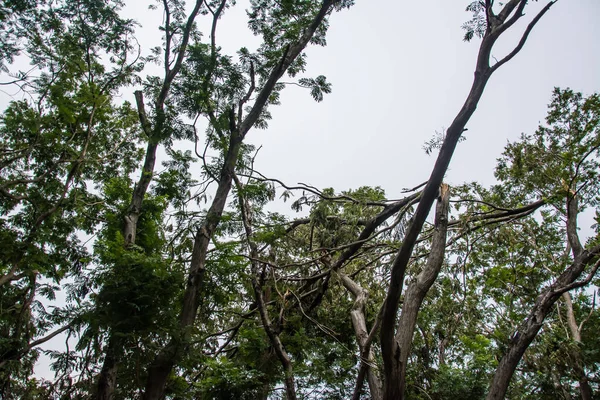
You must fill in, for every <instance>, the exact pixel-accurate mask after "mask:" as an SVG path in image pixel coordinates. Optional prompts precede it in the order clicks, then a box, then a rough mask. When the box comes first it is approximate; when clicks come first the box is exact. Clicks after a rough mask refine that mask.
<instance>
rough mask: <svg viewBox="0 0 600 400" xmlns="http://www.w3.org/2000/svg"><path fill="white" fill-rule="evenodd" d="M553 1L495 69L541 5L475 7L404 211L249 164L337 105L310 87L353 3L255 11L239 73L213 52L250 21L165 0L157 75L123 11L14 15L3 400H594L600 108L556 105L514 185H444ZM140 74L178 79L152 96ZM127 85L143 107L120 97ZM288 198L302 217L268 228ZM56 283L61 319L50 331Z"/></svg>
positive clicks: (365, 190) (514, 146) (559, 97)
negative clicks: (283, 134)
mask: <svg viewBox="0 0 600 400" xmlns="http://www.w3.org/2000/svg"><path fill="white" fill-rule="evenodd" d="M554 3H555V2H554V1H550V2H548V3H546V4H545V5H543V6H542V8H541V11H540V12H539V13H538V14H537V15H535V16H534V17H533V18H532V19H531V20H530V21H529V25H528V26H527V27H526V28H525V31H524V33H522V36H521V37H520V40H519V42H518V43H517V44H516V46H515V47H514V49H513V50H512V51H510V52H509V53H508V55H507V56H505V57H504V58H501V59H500V60H499V61H498V60H495V59H494V58H493V57H492V56H491V54H492V50H493V48H494V46H495V44H496V42H497V41H498V40H499V39H500V38H501V37H503V36H504V35H505V33H506V32H510V31H512V30H514V29H515V28H514V27H515V26H516V23H517V22H518V21H520V20H522V19H524V17H523V16H524V10H525V8H526V7H527V2H526V1H525V0H510V1H508V2H506V3H504V4H494V3H493V2H474V3H472V4H471V5H469V7H468V8H467V10H468V11H469V12H470V13H472V15H473V17H472V19H471V20H470V21H468V22H467V23H466V24H465V25H464V28H465V29H466V34H465V39H466V40H473V39H474V38H475V37H479V38H481V45H480V48H479V53H478V58H477V62H476V67H475V77H474V81H473V85H472V88H471V91H470V93H469V96H468V98H467V100H466V101H465V103H464V105H463V107H462V108H461V110H460V111H459V113H458V114H457V116H456V118H455V120H454V121H453V123H452V124H451V125H450V127H449V128H448V130H447V131H446V132H445V134H444V135H441V136H440V137H439V138H438V139H435V140H433V141H431V142H430V143H429V147H428V151H429V152H433V151H434V150H436V149H438V148H439V154H438V158H437V162H436V165H435V167H434V169H433V171H432V174H431V176H430V178H429V180H428V181H427V182H425V183H423V184H421V185H418V186H416V187H414V188H411V189H406V190H404V191H403V193H402V196H401V198H400V199H389V198H387V197H386V194H385V192H384V191H383V190H382V189H381V188H377V187H360V188H358V189H354V190H347V191H342V192H338V191H336V190H334V189H332V188H328V189H323V190H320V189H317V188H315V187H312V186H310V185H306V184H298V185H296V186H291V185H288V184H286V183H284V182H281V181H279V180H278V179H276V178H271V177H268V176H266V175H263V174H262V173H261V172H259V171H257V169H256V168H255V159H256V157H258V150H259V149H256V148H255V147H254V146H252V145H250V144H248V142H247V138H248V137H249V136H248V135H249V134H251V133H250V132H251V130H252V129H253V128H261V129H264V128H266V127H267V123H268V121H269V119H270V118H271V114H270V110H271V108H272V107H273V106H276V105H278V104H279V102H280V94H281V92H282V90H283V89H284V88H285V87H286V85H289V84H292V83H294V84H296V85H298V86H300V87H303V88H305V89H309V91H310V95H311V96H312V97H313V98H314V99H315V100H316V101H321V100H322V99H323V94H326V93H329V92H330V91H331V86H330V84H329V83H328V82H327V80H326V79H325V77H323V76H318V77H315V78H309V77H304V76H302V77H300V76H301V75H299V74H301V73H302V72H304V69H305V66H306V62H307V60H306V55H305V49H306V47H307V46H309V45H310V44H317V45H325V35H326V32H327V28H328V24H329V19H330V18H332V16H333V13H334V12H335V11H339V10H341V9H343V8H347V7H349V6H351V5H352V2H351V1H333V0H331V1H330V0H323V1H295V0H293V1H292V0H290V1H288V0H286V1H271V0H254V1H251V2H250V6H249V9H248V12H247V17H248V24H249V27H250V29H251V30H252V31H253V32H254V33H255V35H256V36H258V37H259V38H260V40H261V44H260V45H259V46H258V48H257V49H256V50H254V51H251V50H249V49H247V48H241V49H240V50H239V51H238V53H237V55H236V56H235V57H233V56H230V55H228V54H225V52H224V51H223V50H222V49H221V48H220V47H219V41H218V40H217V33H218V32H220V24H219V22H220V21H222V19H223V18H226V17H227V12H228V10H229V8H230V7H232V6H234V4H235V3H234V2H233V1H231V2H230V1H227V0H213V1H204V0H198V1H195V2H193V3H192V4H190V5H189V6H187V7H186V5H185V4H184V3H183V2H182V1H179V0H165V1H162V2H159V4H158V5H156V6H152V8H155V9H160V11H159V12H162V15H163V22H162V26H161V28H160V29H161V31H162V32H163V42H162V45H161V46H159V47H157V48H155V49H153V50H152V54H151V55H150V56H147V57H145V58H144V57H140V56H139V54H141V53H142V50H141V49H137V48H136V46H134V45H133V44H134V43H136V42H135V40H134V39H133V36H132V35H133V33H134V31H133V28H134V24H133V22H132V21H128V20H124V19H122V18H120V17H119V14H118V13H119V7H120V6H122V4H121V3H120V2H117V1H95V0H89V1H88V0H86V1H80V2H64V3H61V2H59V3H45V2H39V3H31V4H29V3H28V4H26V5H24V6H23V7H21V6H20V5H19V6H18V7H17V5H13V3H7V4H6V5H5V6H4V8H3V9H2V13H3V14H1V15H8V13H7V12H5V9H6V10H9V9H13V10H14V12H13V14H11V15H10V18H3V19H1V23H3V24H5V25H4V26H7V27H9V28H7V29H10V31H9V33H10V34H9V35H7V36H6V39H5V41H4V42H2V43H0V44H1V45H2V46H0V47H2V49H1V50H2V52H3V53H2V55H1V57H2V60H3V62H4V63H5V64H6V65H7V66H10V65H11V62H12V58H11V57H14V56H16V55H17V54H19V52H20V53H21V54H22V55H25V56H27V57H29V58H30V59H31V60H32V62H33V64H34V65H35V66H36V67H37V68H38V69H39V70H40V71H41V75H40V77H39V78H34V77H33V76H32V75H30V74H21V75H18V76H17V78H16V80H17V81H18V82H13V84H19V85H21V87H22V88H23V90H27V91H28V93H30V95H31V99H32V100H31V101H29V100H28V101H21V102H13V103H12V104H11V105H10V106H9V108H7V110H6V111H5V113H4V115H3V119H2V125H1V126H0V132H2V141H3V142H2V145H1V146H2V148H1V149H0V150H1V151H2V154H3V156H2V157H3V158H2V160H0V161H1V162H2V163H3V164H2V165H3V166H2V172H1V173H0V178H1V179H2V181H0V184H1V186H0V187H1V188H2V191H1V192H0V195H1V198H0V199H1V201H2V202H1V203H0V205H1V207H2V208H1V210H2V218H3V219H2V231H1V233H2V238H3V239H2V240H3V242H5V243H6V246H3V250H2V251H3V252H5V253H3V254H4V255H5V257H3V263H4V264H0V267H1V269H0V272H1V273H2V276H0V287H1V288H2V299H1V302H2V309H1V310H2V311H1V312H0V329H2V330H3V332H4V333H5V335H4V337H5V338H7V339H3V340H2V341H0V357H2V358H0V368H1V371H0V378H1V379H2V384H3V385H4V386H3V388H4V389H3V390H4V392H2V393H3V396H8V395H9V393H12V394H13V396H20V397H23V398H28V397H29V398H47V397H51V396H59V397H65V398H66V397H69V398H71V397H75V398H79V397H82V398H83V397H85V398H87V397H95V398H101V399H113V398H145V399H160V398H177V399H186V398H190V399H191V398H252V399H254V398H263V399H266V398H283V397H284V398H289V399H295V398H311V396H312V397H314V398H332V399H336V398H339V399H341V398H350V397H352V398H354V399H360V398H374V399H381V398H394V399H396V398H411V399H412V398H415V399H421V398H423V399H425V398H435V399H447V398H469V399H482V398H484V397H486V396H487V398H490V399H491V398H503V397H505V396H507V395H508V396H509V397H511V398H532V397H534V398H549V397H550V398H556V397H559V396H562V397H564V398H569V397H573V396H576V395H577V393H576V392H575V388H577V389H578V391H579V394H580V396H581V397H582V398H591V397H592V396H593V392H594V391H595V390H597V386H598V377H597V371H598V354H597V351H595V348H596V347H597V346H595V345H596V339H595V338H594V337H593V334H592V333H591V332H593V331H594V328H595V327H597V321H598V318H597V311H596V310H595V297H593V296H592V295H591V294H590V292H588V291H585V290H582V289H583V288H585V287H586V285H588V284H592V283H594V279H595V273H596V271H597V268H598V265H599V264H598V254H599V253H600V249H599V248H598V238H597V234H598V232H596V237H594V238H592V239H590V240H589V241H588V242H587V243H585V244H584V243H583V240H582V239H580V238H579V234H578V225H577V217H578V215H580V214H581V213H582V212H583V211H584V210H585V209H586V208H594V209H597V206H598V201H600V199H598V198H597V193H598V192H599V188H598V186H597V181H598V179H597V177H598V172H599V165H598V150H599V149H600V144H599V143H600V142H599V140H600V139H599V138H598V132H599V126H600V122H599V121H600V120H599V117H598V115H599V110H600V106H599V101H598V96H597V95H592V96H589V97H587V98H584V96H583V95H581V94H578V93H575V92H573V91H571V90H569V89H566V90H561V89H556V90H555V92H554V95H553V99H552V103H551V105H550V112H549V115H548V118H547V120H546V125H543V126H541V127H540V128H539V129H538V131H536V132H535V134H533V135H530V136H527V135H524V136H523V137H522V139H521V140H520V141H518V142H515V143H511V144H509V145H508V146H507V147H506V149H505V153H504V154H503V156H502V158H501V159H500V160H499V164H498V167H497V171H496V174H497V179H498V180H499V182H498V184H496V185H493V186H491V187H488V188H486V187H483V186H482V185H480V184H477V183H470V184H464V185H450V184H448V183H446V182H443V180H444V175H445V173H446V170H447V168H448V165H449V162H450V160H451V158H452V155H453V152H454V149H455V147H456V146H457V143H458V142H459V141H460V140H461V137H462V133H463V132H464V130H466V126H467V123H468V121H469V119H470V117H471V116H472V115H473V113H474V112H475V110H476V107H477V104H478V102H479V100H480V98H481V97H482V95H483V92H484V89H485V86H486V84H487V82H488V80H489V79H490V78H491V76H492V74H493V73H494V72H495V71H496V70H497V69H499V68H500V67H501V66H502V65H504V64H506V63H507V62H508V61H510V60H512V59H513V58H514V57H515V56H516V55H517V54H518V53H519V52H520V51H521V49H522V48H523V47H524V45H525V42H526V41H527V38H528V36H529V35H530V33H531V32H532V31H533V29H534V27H535V25H536V24H537V23H538V21H539V20H540V19H541V18H543V16H544V15H545V14H546V13H547V12H548V11H549V10H550V8H551V7H552V5H553V4H554ZM11 7H12V8H11ZM34 22H35V23H36V24H37V23H39V25H40V28H39V29H37V28H36V29H33V30H31V31H29V30H28V27H30V26H31V25H32V24H33V23H34ZM203 26H206V29H205V30H206V31H207V32H210V33H209V34H207V35H203V32H202V27H203ZM21 33H26V34H25V35H21ZM492 60H493V61H494V62H492ZM149 63H158V64H159V65H160V66H161V67H162V73H161V75H162V76H160V77H159V76H150V77H147V78H146V79H145V80H142V79H141V78H138V77H137V75H138V74H139V73H140V72H141V71H142V69H143V67H144V65H145V64H149ZM286 74H287V75H288V76H289V77H290V78H291V79H292V80H294V82H286V83H284V82H282V81H281V80H282V78H283V76H284V75H286ZM127 86H133V88H134V89H135V92H134V98H135V107H133V106H132V105H131V104H129V103H122V101H121V100H120V99H119V98H118V97H117V96H116V95H117V94H118V93H121V92H123V91H124V90H125V88H126V87H127ZM202 132H204V133H202ZM201 140H204V149H203V150H202V144H201V143H200V142H201ZM160 161H162V162H160ZM534 167H535V168H534ZM196 171H200V172H199V173H198V172H196ZM278 195H279V196H280V197H281V198H283V200H288V199H290V198H292V197H294V201H293V202H292V204H291V206H292V209H293V210H295V211H298V212H303V213H304V215H302V216H298V217H297V218H294V216H285V215H281V214H278V213H273V212H269V211H267V210H268V209H269V208H268V207H269V205H270V203H272V202H274V201H277V200H276V198H277V197H278ZM434 202H435V203H436V207H435V212H434V214H435V215H434V218H433V220H432V221H431V222H428V220H427V217H428V214H429V213H430V209H431V208H432V206H433V203H434ZM84 233H85V234H86V235H88V236H90V237H93V245H89V246H85V244H84V242H83V240H85V239H83V236H82V235H83V234H84ZM4 249H6V250H4ZM50 279H53V280H54V282H55V284H56V285H63V286H68V288H69V298H68V299H67V304H65V305H64V306H62V307H59V308H55V309H54V310H53V311H51V312H47V311H46V310H45V309H44V307H43V306H44V303H42V302H38V303H36V301H37V300H38V299H39V298H40V297H43V296H49V297H50V296H52V292H53V291H54V290H55V288H54V287H51V285H49V284H47V282H48V281H49V280H50ZM404 286H406V288H404ZM560 299H562V300H560ZM61 333H66V334H67V335H68V337H67V341H66V346H67V348H66V349H65V350H64V351H55V352H48V354H49V355H50V356H51V357H52V358H53V360H54V364H53V368H54V369H55V371H56V372H57V376H56V378H55V380H54V381H53V382H43V381H38V380H36V379H34V378H32V368H33V364H34V362H35V359H36V357H37V355H38V351H37V350H36V347H37V346H39V345H40V344H42V343H44V342H46V341H47V340H49V339H50V338H52V337H56V336H57V335H60V334H61ZM75 335H76V336H77V341H76V342H77V343H76V344H75V347H74V348H71V346H72V343H73V341H69V340H68V338H69V337H71V336H75ZM536 338H537V339H536ZM547 354H550V355H551V358H550V360H549V359H548V357H546V355H547ZM540 371H541V372H542V373H540ZM365 380H366V383H365Z"/></svg>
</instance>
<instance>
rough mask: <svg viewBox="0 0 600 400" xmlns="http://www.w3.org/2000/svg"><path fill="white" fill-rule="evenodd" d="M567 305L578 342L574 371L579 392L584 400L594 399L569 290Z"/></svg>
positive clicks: (574, 337)
mask: <svg viewBox="0 0 600 400" xmlns="http://www.w3.org/2000/svg"><path fill="white" fill-rule="evenodd" d="M562 297H563V299H564V301H565V305H566V308H567V325H568V327H569V330H570V331H571V336H572V338H573V341H575V343H576V346H577V347H576V348H575V349H573V350H572V352H573V353H572V356H573V362H574V365H573V371H574V372H575V375H576V376H577V381H578V382H579V393H580V394H581V399H582V400H592V398H593V392H592V387H591V386H590V383H589V380H588V377H587V375H586V373H585V369H584V367H583V357H582V356H581V351H580V349H579V345H580V344H581V329H580V327H579V326H578V325H577V320H576V319H575V312H574V311H573V301H572V300H571V295H570V294H569V292H565V293H563V295H562Z"/></svg>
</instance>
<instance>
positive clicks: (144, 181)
mask: <svg viewBox="0 0 600 400" xmlns="http://www.w3.org/2000/svg"><path fill="white" fill-rule="evenodd" d="M203 3H204V0H196V3H195V5H194V9H193V10H192V11H191V12H190V15H189V16H188V19H187V22H186V26H185V29H184V31H183V34H182V38H181V45H180V47H179V50H178V52H177V57H176V60H175V62H174V64H173V67H172V68H170V63H169V57H171V51H170V45H171V40H172V35H170V34H169V27H168V26H167V27H166V33H167V40H166V42H167V43H166V46H167V48H166V50H165V79H164V81H163V84H162V86H161V90H160V92H159V94H158V97H157V98H156V103H155V107H154V108H155V111H156V115H157V116H159V117H161V118H162V116H163V115H164V106H165V102H166V101H167V97H168V96H169V91H170V88H171V84H172V83H173V80H174V79H175V77H176V76H177V74H178V73H179V70H180V69H181V66H182V63H183V58H184V56H185V53H186V51H187V45H188V42H189V38H190V34H191V32H192V28H193V24H194V20H195V19H196V16H197V15H198V13H199V12H200V7H201V6H202V4H203ZM167 14H169V13H168V12H167ZM167 25H168V23H167ZM134 94H135V101H136V105H137V110H138V115H139V119H140V125H141V128H142V131H143V132H144V133H145V134H146V136H147V138H148V145H147V147H146V156H145V158H144V165H143V166H142V172H141V174H140V178H139V180H138V182H137V184H136V185H135V188H134V189H133V193H132V196H131V202H130V203H129V207H128V208H127V213H126V215H125V216H124V217H123V238H124V245H125V247H129V246H131V245H133V244H135V240H136V234H137V223H138V220H139V218H140V213H141V212H142V203H143V201H144V197H145V195H146V192H147V191H148V187H149V186H150V182H152V177H153V175H154V166H155V164H156V150H157V149H158V143H159V141H160V138H161V137H162V131H163V129H164V126H163V122H162V120H160V118H157V121H156V123H155V124H154V126H153V125H152V124H151V123H150V121H149V120H148V117H147V114H146V106H145V105H144V97H143V93H142V92H141V91H139V90H138V91H136V92H135V93H134ZM121 347H122V343H121V340H118V339H117V337H116V336H115V335H114V333H113V332H111V333H110V337H109V340H108V347H107V348H106V350H105V357H104V362H103V365H102V369H101V371H100V376H99V379H98V388H97V392H96V398H97V399H98V400H111V399H113V398H114V391H115V389H116V386H117V382H116V380H117V372H118V367H119V359H120V355H119V352H120V348H121Z"/></svg>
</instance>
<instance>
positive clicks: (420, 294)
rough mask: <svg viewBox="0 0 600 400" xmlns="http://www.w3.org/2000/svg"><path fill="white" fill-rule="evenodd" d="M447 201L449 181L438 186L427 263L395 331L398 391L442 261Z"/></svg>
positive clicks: (411, 287)
mask: <svg viewBox="0 0 600 400" xmlns="http://www.w3.org/2000/svg"><path fill="white" fill-rule="evenodd" d="M449 203H450V191H449V189H448V185H446V184H442V185H441V186H440V198H439V199H438V202H437V206H436V211H435V228H434V229H435V230H434V233H433V237H432V240H431V250H430V253H429V257H428V258H427V263H426V264H425V266H424V267H423V270H422V271H421V272H420V273H419V275H417V278H416V280H415V281H413V282H412V283H411V284H410V285H409V286H408V289H407V290H406V295H405V296H404V303H403V305H402V312H401V314H400V321H399V323H398V332H397V333H396V344H397V345H398V347H399V348H400V357H399V359H398V360H397V363H398V365H399V375H398V376H397V377H396V379H397V380H398V385H399V387H400V388H399V390H400V392H401V393H404V390H405V387H406V367H407V362H408V357H409V355H410V351H411V347H412V346H411V344H412V338H413V335H414V331H415V326H416V324H417V317H418V315H419V310H420V308H421V305H422V304H423V300H424V299H425V296H426V295H427V292H428V291H429V289H430V288H431V286H432V285H433V283H434V282H435V280H436V278H437V276H438V275H439V273H440V270H441V268H442V264H443V263H444V254H445V252H446V233H447V231H448V208H449Z"/></svg>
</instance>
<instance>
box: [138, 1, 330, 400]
mask: <svg viewBox="0 0 600 400" xmlns="http://www.w3.org/2000/svg"><path fill="white" fill-rule="evenodd" d="M334 3H335V1H334V0H324V1H323V3H322V5H321V9H320V10H319V12H318V13H317V15H316V16H315V17H314V19H313V21H312V23H311V24H310V25H309V27H308V28H307V29H306V30H305V31H304V33H303V34H302V36H301V37H300V39H298V41H297V42H296V43H294V44H293V45H289V46H287V47H286V49H285V51H284V55H283V57H282V59H281V62H280V63H279V65H277V66H276V67H275V68H274V69H273V70H272V71H271V73H270V75H269V78H268V79H267V80H266V81H265V84H264V86H263V88H262V89H261V90H260V91H259V93H258V94H257V96H256V99H255V101H254V104H253V106H252V107H251V108H250V110H249V111H248V114H246V117H245V118H244V119H243V121H241V122H240V121H238V123H239V125H238V126H236V121H235V115H234V111H233V109H232V110H231V115H230V121H229V124H230V132H229V134H230V142H229V148H228V150H227V154H226V156H225V160H224V164H223V167H222V169H221V176H220V178H219V186H218V187H217V192H216V194H215V198H214V200H213V202H212V204H211V206H210V208H209V210H208V213H207V215H206V218H205V221H204V222H203V224H202V226H201V227H200V229H198V231H197V233H196V237H195V240H194V248H193V251H192V260H191V263H190V268H189V273H188V280H187V284H186V289H185V294H184V299H183V305H182V309H181V313H180V319H179V321H180V330H181V332H180V333H179V334H178V335H177V336H176V337H174V338H173V339H172V340H171V341H170V343H169V344H168V345H167V346H166V347H164V348H163V349H162V350H160V351H159V353H158V355H157V356H156V358H155V359H154V361H153V362H152V364H151V365H150V368H149V372H148V379H147V383H146V390H145V392H144V396H143V398H144V400H158V399H160V398H162V393H163V390H164V387H165V385H166V383H167V378H168V376H169V374H170V373H171V370H172V369H173V366H174V365H175V363H176V362H177V361H178V359H179V357H180V355H181V353H182V351H183V350H184V347H185V346H186V343H187V340H188V338H189V335H190V330H191V327H192V324H193V323H194V321H195V319H196V313H197V310H198V305H199V302H198V296H199V294H200V289H201V285H202V281H203V277H204V271H205V263H206V253H207V250H208V245H209V243H210V240H211V238H212V235H213V233H214V231H215V229H216V228H217V226H218V224H219V222H220V221H221V215H222V213H223V209H224V208H225V204H226V202H227V196H228V194H229V191H230V189H231V183H232V179H233V175H234V173H235V165H236V163H237V159H238V155H239V152H240V147H241V144H242V141H243V140H244V138H245V136H246V134H247V133H248V131H250V129H251V128H252V127H253V126H254V124H255V123H256V121H257V120H258V119H259V118H260V115H261V114H262V111H263V109H264V107H265V105H266V104H267V101H268V100H269V97H270V96H271V94H272V92H273V90H274V88H275V86H276V84H277V82H278V80H279V78H281V77H282V76H283V74H284V73H285V71H286V70H287V68H288V67H289V66H290V65H291V64H292V63H293V62H294V60H296V58H297V57H298V56H299V55H300V53H301V52H302V51H304V48H305V47H306V46H307V45H308V43H309V42H310V40H311V39H312V37H313V35H314V34H315V32H316V30H317V29H318V28H319V26H320V25H321V23H322V22H323V20H324V19H325V17H326V16H327V14H328V13H329V12H330V11H331V9H332V7H333V5H334ZM251 89H253V88H251ZM251 94H252V91H250V92H249V93H248V96H246V97H247V98H249V97H250V95H251ZM243 106H244V102H243V101H240V104H239V107H238V108H239V111H238V118H240V117H241V110H242V109H243Z"/></svg>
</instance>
